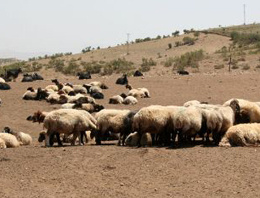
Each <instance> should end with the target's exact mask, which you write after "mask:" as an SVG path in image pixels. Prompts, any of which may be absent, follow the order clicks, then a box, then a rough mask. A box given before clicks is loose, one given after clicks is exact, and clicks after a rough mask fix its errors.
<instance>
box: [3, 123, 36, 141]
mask: <svg viewBox="0 0 260 198" xmlns="http://www.w3.org/2000/svg"><path fill="white" fill-rule="evenodd" d="M4 132H5V133H9V134H12V135H14V136H15V137H16V138H17V140H18V141H19V142H20V145H30V144H32V137H31V136H30V135H29V134H27V133H24V132H14V131H13V130H11V129H10V128H9V127H5V128H4Z"/></svg>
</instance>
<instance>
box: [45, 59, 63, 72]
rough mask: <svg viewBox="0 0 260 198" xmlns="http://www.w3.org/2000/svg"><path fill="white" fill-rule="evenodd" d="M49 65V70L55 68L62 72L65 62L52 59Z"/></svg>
mask: <svg viewBox="0 0 260 198" xmlns="http://www.w3.org/2000/svg"><path fill="white" fill-rule="evenodd" d="M48 65H49V66H48V68H54V69H55V71H56V72H62V71H63V68H64V66H65V64H64V60H61V59H51V60H50V61H49V64H48Z"/></svg>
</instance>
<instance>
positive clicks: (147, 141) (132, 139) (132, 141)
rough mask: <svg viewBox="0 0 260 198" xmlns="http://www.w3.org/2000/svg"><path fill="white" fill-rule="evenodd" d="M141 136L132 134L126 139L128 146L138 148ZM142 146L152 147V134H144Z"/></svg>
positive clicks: (135, 133)
mask: <svg viewBox="0 0 260 198" xmlns="http://www.w3.org/2000/svg"><path fill="white" fill-rule="evenodd" d="M138 139H139V134H138V133H137V132H134V133H131V134H129V135H128V136H127V138H126V139H125V144H126V146H138V145H137V143H138ZM140 144H141V146H152V136H151V134H150V133H144V134H143V135H142V137H141V142H140Z"/></svg>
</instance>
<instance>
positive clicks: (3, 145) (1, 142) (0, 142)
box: [0, 138, 6, 149]
mask: <svg viewBox="0 0 260 198" xmlns="http://www.w3.org/2000/svg"><path fill="white" fill-rule="evenodd" d="M3 148H6V144H5V141H4V140H3V139H2V138H0V149H3Z"/></svg>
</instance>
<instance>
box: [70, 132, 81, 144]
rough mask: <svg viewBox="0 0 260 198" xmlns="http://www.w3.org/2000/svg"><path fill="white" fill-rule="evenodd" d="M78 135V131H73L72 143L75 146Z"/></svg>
mask: <svg viewBox="0 0 260 198" xmlns="http://www.w3.org/2000/svg"><path fill="white" fill-rule="evenodd" d="M77 137H79V133H77V132H75V133H73V138H72V141H71V145H73V146H75V142H76V139H77ZM79 145H80V137H79Z"/></svg>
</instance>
